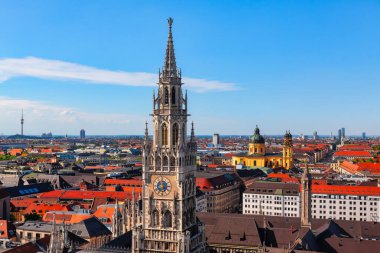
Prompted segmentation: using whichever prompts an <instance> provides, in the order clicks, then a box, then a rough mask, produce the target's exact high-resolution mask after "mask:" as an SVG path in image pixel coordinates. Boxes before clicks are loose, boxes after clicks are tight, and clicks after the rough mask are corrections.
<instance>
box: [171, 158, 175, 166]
mask: <svg viewBox="0 0 380 253" xmlns="http://www.w3.org/2000/svg"><path fill="white" fill-rule="evenodd" d="M170 166H175V157H174V156H172V157H170Z"/></svg>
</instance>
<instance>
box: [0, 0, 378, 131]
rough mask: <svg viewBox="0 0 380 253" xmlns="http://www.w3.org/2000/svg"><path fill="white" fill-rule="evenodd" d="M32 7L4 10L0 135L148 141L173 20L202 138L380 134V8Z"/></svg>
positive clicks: (336, 5) (274, 5)
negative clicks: (168, 22) (82, 133)
mask: <svg viewBox="0 0 380 253" xmlns="http://www.w3.org/2000/svg"><path fill="white" fill-rule="evenodd" d="M25 5H26V7H27V8H26V7H25V6H23V7H22V8H21V7H18V6H17V5H16V4H14V3H11V2H10V1H8V2H7V1H4V2H2V3H1V4H0V6H1V8H0V14H1V15H0V21H1V22H0V23H1V25H0V31H1V32H2V42H1V44H0V58H1V59H0V81H1V83H0V113H1V114H2V116H3V117H2V118H1V119H0V125H1V126H2V129H0V133H3V134H6V135H12V134H16V133H18V132H19V131H20V113H21V110H22V109H23V110H24V119H25V125H24V134H25V135H40V134H41V133H43V132H50V131H51V132H52V133H53V134H58V135H64V134H66V133H67V134H70V135H73V134H74V135H77V134H78V133H79V130H80V129H82V128H83V129H86V132H88V134H89V135H98V134H123V135H124V134H126V135H128V134H131V135H135V134H138V135H142V134H143V133H142V131H141V129H142V128H143V126H144V122H145V121H146V120H148V119H149V113H150V109H151V106H150V105H149V103H146V102H145V101H149V99H150V98H151V96H152V90H153V89H155V90H157V89H158V87H157V86H156V82H157V80H156V76H157V72H158V68H160V67H162V65H163V62H162V60H161V59H162V52H163V49H164V48H165V43H162V41H165V39H166V38H165V36H164V35H163V34H165V32H163V30H164V27H165V26H163V25H162V24H163V23H164V22H165V18H166V17H167V16H173V18H174V19H175V20H176V27H175V29H174V31H173V33H174V35H175V45H176V51H177V52H179V57H178V59H177V62H178V64H179V65H180V66H181V67H182V69H183V71H184V73H186V75H185V77H184V82H185V86H184V88H185V89H188V90H189V94H190V95H191V97H192V101H191V104H190V105H189V106H190V108H191V110H190V114H193V115H194V117H190V120H192V121H194V122H195V127H196V132H197V133H198V134H200V135H202V134H212V133H214V132H218V133H220V134H222V135H223V134H227V135H228V134H238V135H249V134H252V132H253V130H254V127H255V125H256V124H258V125H259V127H260V129H261V130H262V133H263V134H265V135H271V134H283V133H284V132H285V131H286V130H289V129H290V130H291V132H292V133H293V134H301V133H304V134H308V135H310V134H311V133H312V132H313V131H317V132H318V133H320V135H329V133H330V132H331V131H333V133H334V135H336V134H337V130H338V129H339V128H341V127H343V126H344V127H346V129H347V135H361V133H362V132H366V134H367V135H368V136H371V135H377V134H378V132H377V129H376V127H375V125H376V123H377V122H376V119H372V118H371V116H370V115H368V114H369V113H370V112H371V114H376V112H377V107H378V102H377V99H376V93H377V91H379V87H378V86H376V84H377V83H378V81H379V80H380V76H379V74H378V73H377V72H378V71H376V70H377V69H376V66H379V65H380V60H379V59H380V57H377V56H379V55H380V51H379V49H378V48H377V46H376V45H377V44H378V42H380V37H379V35H378V34H375V33H373V31H374V29H376V26H377V25H378V24H380V18H379V16H380V15H378V14H379V13H380V5H379V4H375V3H373V4H370V3H353V4H350V5H347V4H344V3H343V2H339V1H333V2H331V3H303V4H297V6H295V5H292V4H291V3H287V4H285V3H280V2H276V1H275V2H273V3H271V4H263V3H248V2H246V3H244V4H234V3H229V2H224V3H223V4H220V5H216V4H212V3H203V2H198V4H197V5H196V7H194V6H192V7H193V8H192V9H191V10H189V9H188V8H186V3H182V4H169V3H168V2H163V3H160V5H156V4H153V3H150V4H141V5H135V4H133V3H122V2H115V3H114V4H110V5H102V4H100V3H97V4H89V3H79V4H78V5H76V9H72V7H70V6H69V5H66V4H64V3H57V2H55V3H49V4H48V5H46V4H42V2H39V1H36V2H34V3H33V4H31V3H25ZM132 7H133V8H132ZM132 9H133V13H132V12H131V10H132ZM85 10H88V11H85ZM157 10H159V11H157ZM208 10H210V11H208ZM364 12H365V13H366V15H363V13H364ZM79 13H81V15H79ZM172 13H175V15H172ZM226 15H228V17H229V18H225V17H226ZM16 17H17V19H16ZM310 17H312V18H310ZM107 28H108V29H107ZM176 35H178V36H176ZM99 49H102V50H99ZM359 87H360V88H361V89H362V90H364V92H365V91H366V90H371V92H370V93H365V96H366V99H365V100H363V99H360V97H359V96H358V95H359V94H358V92H357V91H356V89H357V88H359ZM358 99H359V100H360V101H359V102H358ZM363 112H364V113H365V114H364V115H363ZM359 119H360V120H359ZM41 123H43V124H41ZM150 127H151V126H150Z"/></svg>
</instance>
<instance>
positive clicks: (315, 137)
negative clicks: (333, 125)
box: [313, 131, 318, 140]
mask: <svg viewBox="0 0 380 253" xmlns="http://www.w3.org/2000/svg"><path fill="white" fill-rule="evenodd" d="M313 139H314V140H317V139H318V132H317V131H314V132H313Z"/></svg>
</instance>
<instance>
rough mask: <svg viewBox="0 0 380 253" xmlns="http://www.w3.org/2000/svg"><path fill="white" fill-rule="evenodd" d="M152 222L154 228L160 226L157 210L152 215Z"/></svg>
mask: <svg viewBox="0 0 380 253" xmlns="http://www.w3.org/2000/svg"><path fill="white" fill-rule="evenodd" d="M152 221H153V226H158V225H160V215H159V213H158V211H157V210H154V211H153V213H152Z"/></svg>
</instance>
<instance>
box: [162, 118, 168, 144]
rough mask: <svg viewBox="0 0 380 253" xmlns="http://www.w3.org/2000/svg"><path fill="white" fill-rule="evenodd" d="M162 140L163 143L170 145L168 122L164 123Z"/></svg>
mask: <svg viewBox="0 0 380 253" xmlns="http://www.w3.org/2000/svg"><path fill="white" fill-rule="evenodd" d="M161 141H162V145H168V127H167V126H166V124H165V123H164V124H162V128H161Z"/></svg>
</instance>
